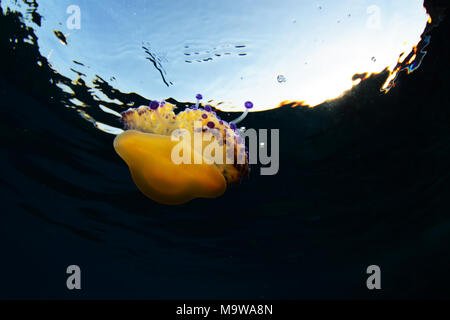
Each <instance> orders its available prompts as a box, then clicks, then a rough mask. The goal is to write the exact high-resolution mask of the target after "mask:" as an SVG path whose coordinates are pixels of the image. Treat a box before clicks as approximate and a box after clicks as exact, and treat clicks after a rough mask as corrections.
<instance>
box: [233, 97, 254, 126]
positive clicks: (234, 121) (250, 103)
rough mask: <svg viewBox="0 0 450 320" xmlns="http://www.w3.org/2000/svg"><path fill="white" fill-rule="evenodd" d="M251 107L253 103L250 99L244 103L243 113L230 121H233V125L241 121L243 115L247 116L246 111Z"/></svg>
mask: <svg viewBox="0 0 450 320" xmlns="http://www.w3.org/2000/svg"><path fill="white" fill-rule="evenodd" d="M251 108H253V103H252V102H251V101H247V102H246V103H245V111H244V113H243V114H241V115H240V116H239V117H237V118H236V119H234V120H233V121H231V122H232V123H234V124H235V125H236V124H238V123H239V122H241V121H242V120H244V119H245V117H247V115H248V111H249V110H250V109H251Z"/></svg>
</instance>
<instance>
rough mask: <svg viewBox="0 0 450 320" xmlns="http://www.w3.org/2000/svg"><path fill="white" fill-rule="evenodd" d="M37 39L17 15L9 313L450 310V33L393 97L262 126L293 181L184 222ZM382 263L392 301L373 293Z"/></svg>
mask: <svg viewBox="0 0 450 320" xmlns="http://www.w3.org/2000/svg"><path fill="white" fill-rule="evenodd" d="M428 5H429V8H431V9H429V10H430V12H432V13H434V12H439V13H440V12H442V11H437V9H436V7H434V6H433V5H434V3H433V2H431V1H430V2H429V3H428ZM432 10H435V11H432ZM436 14H437V13H436ZM23 26H24V24H23V22H22V21H21V18H20V14H18V13H14V12H8V13H7V12H2V14H1V16H0V39H1V44H2V49H1V54H2V60H1V64H0V92H1V100H0V101H1V103H0V112H1V115H0V117H1V127H0V128H1V141H2V147H1V149H0V150H1V151H0V152H1V155H0V165H1V167H2V175H1V177H0V180H1V194H2V203H3V209H2V210H1V212H2V222H1V224H0V237H1V238H0V243H1V244H0V249H1V260H0V274H1V277H2V278H1V285H0V297H1V298H79V297H83V298H154V299H165V298H167V299H174V298H177V299H195V298H276V299H278V298H287V299H298V298H307V299H310V298H430V297H439V298H442V297H447V298H448V297H449V295H448V290H447V287H448V285H449V280H448V277H447V276H446V274H447V270H448V268H449V267H450V258H449V250H450V210H449V209H450V197H449V194H450V161H449V160H450V128H449V125H448V124H449V120H450V112H449V110H450V109H449V106H450V100H449V90H448V89H449V83H450V82H449V81H448V74H449V71H450V70H449V64H448V54H449V41H448V20H444V21H443V22H442V23H441V24H440V25H439V27H438V28H436V29H434V30H432V31H431V32H432V39H433V40H432V42H431V44H430V46H429V47H428V54H427V56H426V59H425V60H424V61H423V64H422V66H421V68H420V69H419V70H418V71H416V72H415V73H413V74H411V75H409V76H407V75H406V74H402V75H401V77H400V79H399V81H398V82H397V86H396V87H395V88H394V89H392V90H391V92H390V93H389V94H387V95H383V94H380V92H379V87H380V84H382V83H383V81H384V79H385V77H386V75H383V74H381V75H377V76H374V77H372V78H370V79H368V80H366V81H365V82H363V83H362V84H361V85H360V86H359V87H357V88H355V89H353V90H352V91H351V92H349V93H348V94H347V95H346V96H344V97H343V98H342V99H340V100H338V101H333V102H329V103H325V104H323V105H320V106H318V107H316V108H314V109H309V108H307V107H299V108H290V107H284V108H281V109H277V110H272V111H268V112H263V113H256V114H251V115H250V116H249V117H248V118H247V119H246V126H247V127H252V128H280V129H281V130H280V135H281V136H280V142H281V145H280V171H279V173H278V174H277V175H276V176H270V177H268V176H260V175H259V167H258V166H253V167H252V172H251V175H250V177H249V179H247V180H245V181H243V183H242V184H241V185H239V186H234V187H232V188H229V190H228V191H227V192H226V194H225V195H224V196H223V197H220V198H218V199H212V200H205V199H197V200H194V201H192V202H190V203H187V204H185V205H181V206H175V207H170V206H164V205H160V204H157V203H155V202H153V201H151V200H149V199H147V198H145V197H144V196H143V195H142V194H141V193H140V192H139V191H138V190H137V188H136V187H135V185H134V183H133V181H132V180H131V178H130V175H129V172H128V169H127V167H126V165H125V164H124V163H123V162H122V160H121V159H120V158H119V157H118V156H117V155H116V153H115V152H114V149H113V146H112V140H113V136H111V135H109V134H107V133H104V132H101V131H99V130H97V129H96V128H94V127H93V126H92V125H91V123H89V122H88V121H86V120H85V119H83V118H82V117H80V116H79V114H78V113H77V112H75V111H74V110H71V109H68V108H66V107H65V106H66V105H70V102H69V99H70V98H71V97H72V96H71V95H70V94H68V93H66V92H64V91H62V90H61V89H60V88H59V87H58V86H56V85H55V84H54V83H57V82H63V83H68V85H71V86H72V87H73V89H74V92H75V93H76V97H77V98H79V99H80V100H81V101H90V100H89V99H90V96H89V88H88V87H86V86H85V85H83V84H80V85H77V86H75V85H73V84H70V79H65V78H64V77H63V76H61V75H59V74H57V73H56V72H55V71H54V70H52V69H51V68H50V67H49V66H48V65H46V60H45V58H44V57H42V56H41V55H40V53H39V50H38V48H37V47H36V46H32V45H28V44H26V43H24V42H23V41H22V40H23V39H24V38H26V37H27V36H28V35H32V34H33V30H26V29H24V27H23ZM11 37H15V38H17V39H19V42H18V43H17V44H16V45H15V47H14V48H12V46H11V44H10V42H9V39H10V38H11ZM37 61H42V62H43V64H44V66H43V67H39V66H38V65H37V63H36V62H37ZM98 86H99V87H100V88H101V90H102V91H103V92H104V93H105V94H106V95H107V96H109V97H115V98H117V99H118V100H119V101H120V102H121V103H124V104H125V103H127V102H129V101H134V102H135V103H136V104H138V105H139V104H143V103H147V102H148V99H147V98H144V97H140V96H138V95H135V94H134V95H133V94H124V93H121V92H120V91H117V90H114V88H113V86H112V85H110V84H109V83H108V82H107V81H102V80H101V79H99V82H98ZM90 102H91V103H94V102H93V101H90ZM109 106H111V107H112V108H113V109H117V110H118V111H120V108H121V106H120V103H117V104H115V105H113V104H110V105H109ZM222 116H223V117H226V116H227V115H226V114H223V115H222ZM94 117H96V118H98V117H108V115H105V114H103V115H101V114H100V113H99V114H94ZM97 120H101V119H97ZM106 120H108V121H115V120H113V118H111V119H106ZM118 125H120V124H119V123H118ZM71 264H76V265H79V266H80V267H81V269H82V290H81V291H78V292H72V291H69V290H67V288H66V277H67V275H66V268H67V266H69V265H71ZM372 264H376V265H379V266H380V267H381V270H382V290H381V291H377V292H371V291H369V290H367V288H366V279H367V275H366V268H367V266H369V265H372Z"/></svg>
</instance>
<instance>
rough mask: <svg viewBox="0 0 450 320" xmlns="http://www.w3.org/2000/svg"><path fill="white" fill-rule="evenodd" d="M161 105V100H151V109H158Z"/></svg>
mask: <svg viewBox="0 0 450 320" xmlns="http://www.w3.org/2000/svg"><path fill="white" fill-rule="evenodd" d="M158 107H159V102H158V101H152V102H150V109H152V110H156V109H158Z"/></svg>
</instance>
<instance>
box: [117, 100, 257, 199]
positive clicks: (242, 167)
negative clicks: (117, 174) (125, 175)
mask: <svg viewBox="0 0 450 320" xmlns="http://www.w3.org/2000/svg"><path fill="white" fill-rule="evenodd" d="M174 108H175V106H173V105H171V104H169V103H164V102H163V103H161V104H160V103H158V102H155V101H154V102H152V104H151V105H150V107H147V106H141V107H139V108H137V109H129V110H127V111H125V112H123V113H122V122H123V123H124V124H125V128H126V129H128V130H126V131H124V132H123V133H121V134H119V135H118V136H117V137H116V138H115V140H114V149H115V150H116V152H117V154H118V155H119V156H120V157H121V158H122V159H123V160H124V161H125V163H126V164H127V165H128V167H129V169H130V173H131V176H132V178H133V181H134V183H135V184H136V186H137V187H138V189H139V190H140V191H141V192H142V193H143V194H144V195H145V196H147V197H148V198H150V199H152V200H154V201H157V202H159V203H162V204H167V205H178V204H183V203H186V202H189V201H191V200H192V199H195V198H217V197H220V196H221V195H222V194H223V193H224V192H225V191H226V188H227V184H232V183H239V181H240V180H241V178H242V177H244V176H246V175H248V172H249V168H248V159H247V154H246V153H245V152H242V150H245V146H244V143H243V141H242V138H240V136H239V133H238V131H237V130H234V129H232V127H233V126H232V125H231V126H230V125H229V124H227V123H226V122H224V121H221V120H220V119H218V118H217V117H216V115H215V114H214V113H213V112H212V111H211V110H210V109H208V108H207V110H203V109H197V108H195V109H186V110H184V111H183V112H180V113H179V114H178V115H175V113H174V112H173V109H174ZM198 123H200V128H198ZM203 127H204V128H203ZM177 129H183V130H185V131H186V132H187V133H189V134H192V135H194V132H195V130H199V131H201V132H203V131H207V130H213V133H214V137H212V139H211V140H212V141H211V143H217V144H218V145H219V146H220V147H221V148H218V149H217V148H216V155H217V153H218V151H217V150H219V151H220V152H223V155H224V157H225V158H226V157H228V159H224V160H225V161H216V162H211V161H201V163H196V162H195V161H194V158H195V157H196V152H197V155H198V153H202V151H204V150H205V148H207V147H208V144H206V145H205V146H202V147H201V149H200V150H198V149H195V148H192V150H193V152H192V154H191V155H190V157H189V160H192V161H188V163H176V162H174V160H173V150H174V148H175V147H176V146H177V144H179V142H177V141H174V140H173V139H172V138H171V136H172V133H173V132H174V131H175V130H177ZM226 146H228V149H226ZM230 146H231V147H232V149H231V150H232V151H233V152H232V154H230V149H229V147H230ZM226 151H228V152H226ZM220 152H219V153H220ZM239 155H243V157H242V160H243V161H236V160H237V158H238V156H239ZM230 157H231V158H232V159H231V160H232V161H226V160H230Z"/></svg>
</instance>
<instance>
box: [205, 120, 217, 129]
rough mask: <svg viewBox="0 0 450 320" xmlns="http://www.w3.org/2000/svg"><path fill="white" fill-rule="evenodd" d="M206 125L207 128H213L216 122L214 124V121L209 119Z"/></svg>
mask: <svg viewBox="0 0 450 320" xmlns="http://www.w3.org/2000/svg"><path fill="white" fill-rule="evenodd" d="M206 125H207V126H208V128H210V129H212V128H214V127H215V126H216V124H215V123H214V122H212V121H209V122H208V123H207V124H206Z"/></svg>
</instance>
